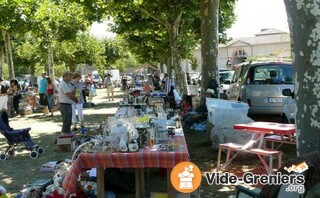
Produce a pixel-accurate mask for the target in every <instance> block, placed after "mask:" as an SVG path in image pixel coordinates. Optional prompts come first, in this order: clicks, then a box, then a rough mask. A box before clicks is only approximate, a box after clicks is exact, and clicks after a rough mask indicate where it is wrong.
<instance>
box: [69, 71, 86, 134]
mask: <svg viewBox="0 0 320 198" xmlns="http://www.w3.org/2000/svg"><path fill="white" fill-rule="evenodd" d="M80 79H81V75H80V74H79V73H78V72H75V73H73V75H72V82H71V84H72V85H73V88H74V90H73V91H74V92H75V95H76V97H77V98H78V101H79V102H77V103H74V104H72V125H73V129H72V130H73V131H76V130H77V113H76V110H77V112H78V117H79V121H80V126H81V128H82V127H84V118H83V103H84V97H83V94H82V86H83V83H82V82H81V81H80Z"/></svg>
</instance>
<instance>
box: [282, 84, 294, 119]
mask: <svg viewBox="0 0 320 198" xmlns="http://www.w3.org/2000/svg"><path fill="white" fill-rule="evenodd" d="M282 95H284V96H287V98H286V99H284V100H283V104H282V113H281V122H283V123H290V124H294V123H295V116H296V110H297V106H296V102H295V101H294V93H293V91H291V89H284V90H282Z"/></svg>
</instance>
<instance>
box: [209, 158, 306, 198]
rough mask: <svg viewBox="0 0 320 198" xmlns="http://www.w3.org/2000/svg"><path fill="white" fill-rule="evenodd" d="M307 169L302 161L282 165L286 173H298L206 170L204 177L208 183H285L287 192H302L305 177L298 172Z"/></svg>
mask: <svg viewBox="0 0 320 198" xmlns="http://www.w3.org/2000/svg"><path fill="white" fill-rule="evenodd" d="M307 169H308V165H307V164H306V163H305V162H302V163H300V164H297V165H294V164H293V165H292V166H291V167H284V170H286V171H287V172H288V173H291V172H295V173H298V174H290V175H287V174H282V173H280V172H277V173H276V174H269V175H265V174H262V175H259V174H253V173H251V172H246V173H244V174H243V176H242V177H237V176H236V175H232V174H230V173H228V172H225V173H223V174H222V173H214V172H213V173H210V172H206V173H205V177H206V179H207V182H208V184H209V185H212V184H214V183H215V184H216V185H236V184H239V183H244V184H247V185H256V184H261V185H286V189H285V190H286V191H287V192H298V193H301V194H302V193H304V191H305V188H304V183H305V177H304V175H303V174H300V173H302V172H304V171H305V170H307Z"/></svg>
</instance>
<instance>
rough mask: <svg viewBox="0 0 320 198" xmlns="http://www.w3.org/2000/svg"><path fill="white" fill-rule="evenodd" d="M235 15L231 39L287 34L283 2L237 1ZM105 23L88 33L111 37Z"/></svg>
mask: <svg viewBox="0 0 320 198" xmlns="http://www.w3.org/2000/svg"><path fill="white" fill-rule="evenodd" d="M235 14H236V16H237V21H236V22H235V24H234V25H233V26H232V27H231V28H230V29H229V30H228V31H227V34H228V35H229V36H230V37H232V38H241V37H250V36H254V34H256V33H258V32H260V30H261V29H264V28H275V29H278V30H282V31H285V32H289V28H288V23H287V14H286V10H285V7H284V2H283V0H238V1H237V4H236V9H235ZM106 23H107V22H105V23H102V24H98V23H94V24H93V25H92V27H91V31H90V33H91V34H92V35H94V36H96V37H100V38H104V37H113V36H114V34H113V33H110V32H107V31H106Z"/></svg>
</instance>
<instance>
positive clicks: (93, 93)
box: [90, 85, 97, 97]
mask: <svg viewBox="0 0 320 198" xmlns="http://www.w3.org/2000/svg"><path fill="white" fill-rule="evenodd" d="M90 94H91V95H92V97H95V96H97V91H96V88H94V85H91V88H90Z"/></svg>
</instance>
